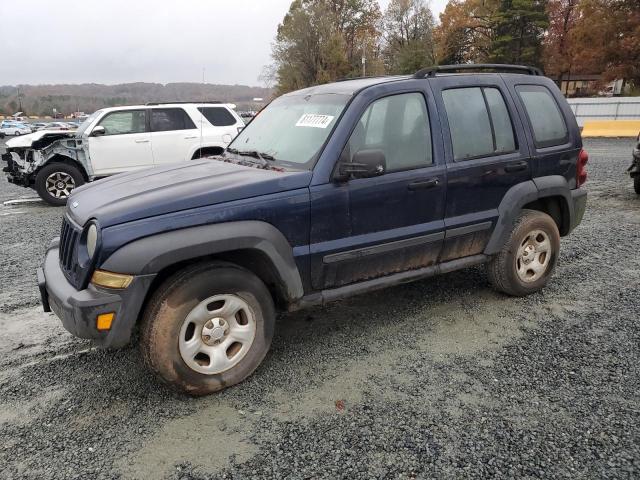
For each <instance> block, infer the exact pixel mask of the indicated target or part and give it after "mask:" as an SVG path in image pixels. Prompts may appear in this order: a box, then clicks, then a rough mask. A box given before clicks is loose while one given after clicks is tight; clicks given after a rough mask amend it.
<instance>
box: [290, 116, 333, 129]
mask: <svg viewBox="0 0 640 480" xmlns="http://www.w3.org/2000/svg"><path fill="white" fill-rule="evenodd" d="M334 118H335V117H332V116H331V115H318V114H316V113H305V114H304V115H302V116H301V117H300V120H298V123H296V127H312V128H327V127H328V126H329V124H330V123H331V121H332V120H333V119H334Z"/></svg>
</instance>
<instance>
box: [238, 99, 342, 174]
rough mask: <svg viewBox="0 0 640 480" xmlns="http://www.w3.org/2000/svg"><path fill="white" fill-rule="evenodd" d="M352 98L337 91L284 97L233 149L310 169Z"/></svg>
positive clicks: (245, 131) (269, 107)
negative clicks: (338, 93) (328, 93)
mask: <svg viewBox="0 0 640 480" xmlns="http://www.w3.org/2000/svg"><path fill="white" fill-rule="evenodd" d="M349 98H350V96H349V95H335V94H333V95H326V94H325V95H307V96H304V97H303V96H290V97H280V98H278V99H276V100H274V101H273V102H272V103H271V104H269V106H267V107H266V108H265V109H264V110H263V111H262V112H260V113H259V114H258V116H256V117H255V118H254V119H253V120H252V121H251V123H249V125H247V126H246V127H245V129H244V130H242V132H240V134H239V135H238V136H237V137H236V138H235V140H234V141H233V142H232V144H231V145H229V148H230V149H231V150H232V151H234V150H237V151H238V152H258V153H259V154H260V155H266V156H267V157H268V156H270V157H273V159H274V161H276V162H277V163H281V164H284V165H289V166H292V167H295V168H307V169H309V168H311V167H312V166H313V162H315V160H316V156H317V154H318V152H319V151H320V149H321V148H322V145H323V144H324V142H325V141H326V139H327V137H328V136H329V133H331V130H332V129H333V127H334V125H335V124H336V122H337V121H338V118H339V117H340V114H341V113H342V111H343V110H344V107H345V105H346V104H347V102H348V101H349ZM265 158H266V157H265Z"/></svg>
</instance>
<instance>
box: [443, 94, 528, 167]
mask: <svg viewBox="0 0 640 480" xmlns="http://www.w3.org/2000/svg"><path fill="white" fill-rule="evenodd" d="M442 100H443V101H444V106H445V109H446V111H447V118H448V120H449V131H450V132H451V142H452V144H453V157H454V159H455V160H456V161H458V160H470V159H472V158H478V157H488V156H492V155H500V154H503V153H509V152H513V151H515V150H516V141H515V138H514V134H513V126H512V124H511V117H510V116H509V111H508V110H507V106H506V105H505V103H504V99H503V98H502V94H501V93H500V91H499V90H498V89H497V88H492V87H490V88H486V87H483V88H481V87H471V88H454V89H451V90H445V91H444V92H442Z"/></svg>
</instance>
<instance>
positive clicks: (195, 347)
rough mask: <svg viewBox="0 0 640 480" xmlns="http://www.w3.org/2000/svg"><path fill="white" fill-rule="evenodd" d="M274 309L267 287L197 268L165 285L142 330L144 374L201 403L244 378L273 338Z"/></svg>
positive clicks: (210, 266)
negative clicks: (146, 369) (147, 370)
mask: <svg viewBox="0 0 640 480" xmlns="http://www.w3.org/2000/svg"><path fill="white" fill-rule="evenodd" d="M274 323H275V309H274V306H273V300H272V299H271V295H270V293H269V290H268V289H267V287H266V286H265V285H264V283H262V281H261V280H260V279H259V278H258V277H256V276H255V275H253V274H252V273H251V272H249V271H247V270H244V269H242V268H240V267H237V266H235V265H233V264H229V263H222V262H216V263H203V264H198V265H195V266H191V267H188V268H186V269H184V270H181V271H180V272H178V273H176V274H175V275H173V276H172V277H170V278H169V279H167V280H166V281H165V282H164V283H163V284H162V285H161V286H160V287H159V288H158V290H157V291H156V292H155V293H154V295H153V298H152V299H151V301H150V302H149V307H148V308H147V310H146V311H145V314H144V316H143V320H142V326H141V338H140V342H141V344H140V347H141V349H142V354H143V358H144V360H145V363H146V364H147V366H148V367H149V368H150V369H151V370H152V371H153V372H154V373H155V374H156V375H158V376H159V377H160V379H162V380H163V381H165V382H166V383H168V384H169V385H171V386H173V387H174V388H177V389H179V390H182V391H184V392H186V393H189V394H191V395H206V394H209V393H213V392H216V391H218V390H222V389H224V388H226V387H229V386H231V385H235V384H236V383H239V382H241V381H242V380H244V379H245V378H247V377H248V376H249V375H251V373H253V371H254V370H255V369H256V368H257V367H258V365H260V363H261V362H262V360H263V359H264V357H265V355H266V354H267V351H268V350H269V347H270V345H271V339H272V337H273V330H274Z"/></svg>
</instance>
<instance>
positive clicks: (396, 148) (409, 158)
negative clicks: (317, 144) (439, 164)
mask: <svg viewBox="0 0 640 480" xmlns="http://www.w3.org/2000/svg"><path fill="white" fill-rule="evenodd" d="M360 150H382V152H383V153H384V154H385V157H386V160H387V171H388V172H393V171H399V170H409V169H413V168H420V167H426V166H428V165H431V164H432V163H433V155H432V149H431V127H430V124H429V115H428V114H427V105H426V103H425V100H424V97H423V96H422V94H420V93H405V94H400V95H393V96H391V97H385V98H381V99H380V100H376V101H375V102H374V103H372V104H371V105H369V107H368V108H367V110H366V111H365V112H364V114H363V115H362V117H361V118H360V121H359V122H358V124H357V125H356V128H355V130H354V131H353V133H352V134H351V138H349V142H348V143H347V145H346V146H345V151H344V152H343V158H344V155H347V158H348V161H353V156H354V155H355V154H356V153H357V152H358V151H360Z"/></svg>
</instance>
